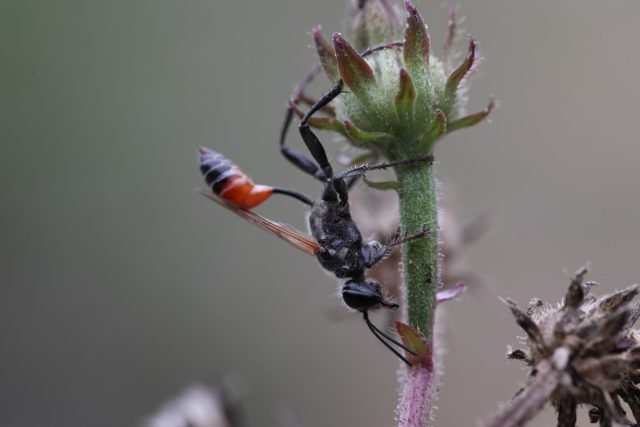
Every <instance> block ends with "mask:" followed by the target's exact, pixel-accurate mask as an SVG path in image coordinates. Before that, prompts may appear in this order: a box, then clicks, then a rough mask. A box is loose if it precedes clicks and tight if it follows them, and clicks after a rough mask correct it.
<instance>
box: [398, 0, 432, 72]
mask: <svg viewBox="0 0 640 427" xmlns="http://www.w3.org/2000/svg"><path fill="white" fill-rule="evenodd" d="M405 6H406V8H407V12H408V13H409V16H408V17H407V29H406V31H405V35H404V49H403V55H404V63H405V65H406V66H407V68H409V72H410V73H411V75H414V74H418V73H421V74H423V75H426V72H427V70H428V67H429V49H430V47H429V44H430V41H429V32H428V31H427V26H426V25H425V23H424V21H423V20H422V16H420V12H418V9H416V6H415V5H414V4H413V2H412V1H410V0H407V1H405Z"/></svg>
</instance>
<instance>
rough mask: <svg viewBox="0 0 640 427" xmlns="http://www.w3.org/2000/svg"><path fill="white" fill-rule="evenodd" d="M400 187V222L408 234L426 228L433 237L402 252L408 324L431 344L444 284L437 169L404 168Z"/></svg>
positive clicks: (420, 241) (400, 176)
mask: <svg viewBox="0 0 640 427" xmlns="http://www.w3.org/2000/svg"><path fill="white" fill-rule="evenodd" d="M396 173H397V176H398V181H399V183H400V189H399V193H400V222H401V225H402V229H403V231H404V232H406V233H415V232H416V231H418V230H420V229H421V228H422V227H423V226H424V225H426V226H428V227H429V235H428V236H427V237H425V238H423V239H419V240H414V241H411V242H409V243H407V244H405V245H403V248H402V255H403V256H402V262H403V266H404V286H405V289H406V291H407V298H406V300H405V301H404V306H405V307H406V312H407V314H408V323H409V325H410V326H412V327H413V328H415V329H417V330H419V331H420V332H422V333H423V334H424V335H425V337H426V338H427V340H428V341H431V337H432V332H433V318H434V310H435V305H436V293H437V287H438V284H439V281H440V260H439V252H438V205H437V194H436V193H437V192H436V180H435V177H434V176H433V167H432V166H427V167H425V166H424V165H418V166H404V167H399V168H397V170H396Z"/></svg>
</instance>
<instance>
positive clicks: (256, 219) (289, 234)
mask: <svg viewBox="0 0 640 427" xmlns="http://www.w3.org/2000/svg"><path fill="white" fill-rule="evenodd" d="M200 194H202V195H203V196H205V197H206V198H208V199H211V200H213V201H214V202H216V203H218V204H219V205H222V206H224V207H225V208H227V209H229V210H230V211H232V212H233V213H235V214H236V215H238V216H239V217H241V218H242V219H245V220H247V221H248V222H250V223H252V224H253V225H255V226H257V227H258V228H261V229H263V230H265V231H268V232H269V233H271V234H273V235H274V236H277V237H279V238H281V239H282V240H284V241H286V242H289V243H290V244H291V245H293V246H294V247H296V248H297V249H300V250H301V251H303V252H306V253H308V254H309V255H314V256H315V255H316V254H317V253H318V252H319V251H320V249H321V248H322V247H321V246H320V244H319V243H318V242H316V241H315V240H312V239H310V238H309V237H307V236H306V235H305V234H302V233H300V232H299V231H296V230H293V229H291V228H289V227H286V226H284V225H282V224H279V223H277V222H275V221H271V220H269V219H267V218H265V217H263V216H261V215H258V214H257V213H255V212H252V211H250V210H247V209H244V208H240V207H238V206H234V205H232V204H231V203H227V202H225V201H224V200H222V199H221V198H219V197H217V196H216V195H214V194H213V193H211V192H210V191H200Z"/></svg>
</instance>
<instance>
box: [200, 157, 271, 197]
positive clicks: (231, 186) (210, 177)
mask: <svg viewBox="0 0 640 427" xmlns="http://www.w3.org/2000/svg"><path fill="white" fill-rule="evenodd" d="M200 172H202V175H203V176H204V180H205V182H206V183H207V185H208V186H209V188H210V189H211V191H213V193H214V194H215V195H216V196H218V197H220V198H221V199H223V200H225V201H226V202H229V203H231V204H233V205H235V206H239V207H241V208H245V209H252V208H254V207H256V206H258V205H259V204H261V203H262V202H264V201H265V200H267V199H268V198H269V197H270V196H271V195H272V194H273V188H271V187H269V186H266V185H256V184H254V183H253V181H251V178H249V177H248V176H247V175H246V174H245V173H244V172H242V170H241V169H240V168H239V167H238V166H236V164H235V163H233V162H232V161H231V160H229V159H227V158H226V157H225V156H223V155H222V154H220V153H218V152H215V151H213V150H209V149H208V148H205V147H200Z"/></svg>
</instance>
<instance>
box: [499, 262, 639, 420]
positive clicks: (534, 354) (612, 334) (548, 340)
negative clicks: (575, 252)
mask: <svg viewBox="0 0 640 427" xmlns="http://www.w3.org/2000/svg"><path fill="white" fill-rule="evenodd" d="M586 273H587V269H586V268H581V269H580V270H578V271H577V272H576V273H575V275H574V276H573V278H572V280H571V283H570V285H569V288H568V290H567V293H566V295H565V296H564V299H563V301H562V302H561V303H560V304H557V305H556V306H553V307H552V306H550V305H545V304H541V303H540V301H539V300H535V302H533V303H532V304H530V305H529V309H528V310H527V311H526V313H525V312H524V311H522V310H520V309H519V308H518V307H517V306H516V305H515V303H513V302H512V301H507V304H508V305H509V308H510V309H511V311H512V313H513V314H514V316H515V317H516V321H517V323H518V325H520V327H521V328H522V329H523V330H524V331H525V332H526V334H527V337H526V340H525V344H526V346H527V350H512V351H509V353H508V357H509V358H510V359H518V360H523V361H524V362H525V363H526V364H527V365H528V366H530V367H531V372H530V374H529V380H528V383H527V385H526V386H525V387H524V388H523V389H522V390H521V391H520V392H519V393H518V396H517V397H516V398H514V401H513V402H516V400H517V404H518V405H519V406H520V407H527V408H528V407H531V408H534V406H535V407H537V408H538V409H539V408H540V404H541V403H542V404H543V403H544V402H545V401H548V402H550V403H551V404H552V405H553V406H554V407H555V408H556V410H557V412H558V425H562V426H574V425H575V420H576V407H577V405H580V404H587V405H591V406H592V407H593V408H595V409H594V410H593V409H592V410H591V411H590V412H589V416H590V418H591V419H592V420H596V421H594V422H599V423H600V424H601V425H610V424H611V422H612V421H615V422H619V423H622V424H626V425H632V424H633V423H631V422H629V421H628V420H627V419H626V418H625V412H624V411H623V410H622V406H621V402H620V399H622V401H624V402H626V403H627V405H629V408H630V409H631V412H632V416H633V418H634V419H635V422H636V423H638V422H640V388H638V387H637V384H638V383H639V382H640V370H639V368H640V346H639V344H638V340H637V337H638V334H637V333H636V332H635V331H633V330H632V329H631V327H632V326H633V324H634V323H635V321H636V320H637V318H638V313H639V312H640V310H639V306H638V304H633V303H632V301H633V299H634V298H635V297H636V296H637V295H638V292H639V291H640V286H638V285H633V286H629V287H627V288H625V289H623V290H621V291H618V292H614V293H612V294H609V295H605V296H603V297H599V298H596V297H593V296H590V295H589V291H590V289H591V287H592V286H593V285H594V283H593V282H587V283H584V282H583V279H584V276H585V274H586ZM541 372H544V373H545V375H547V378H546V384H547V386H548V384H550V382H549V381H551V383H552V384H554V386H553V387H547V389H546V392H545V393H546V394H545V393H543V394H544V396H543V395H541V390H542V384H541V382H540V381H539V377H540V373H541ZM541 396H542V397H541ZM534 401H535V405H534ZM514 404H515V403H514ZM523 405H524V406H523ZM508 406H509V405H508ZM507 409H509V408H507ZM507 409H505V410H503V411H501V413H500V414H498V416H496V418H495V419H494V422H493V423H489V425H490V426H493V425H498V424H496V422H497V421H495V420H497V419H500V423H501V424H500V425H521V424H522V423H524V422H525V421H528V418H527V419H524V418H523V419H516V418H517V416H518V415H517V414H520V416H523V415H522V414H524V412H523V411H513V412H512V414H511V415H510V416H508V417H507V416H505V414H506V413H507V412H508V411H507ZM536 411H537V409H536V410H535V411H533V410H532V411H531V412H530V413H528V415H527V416H528V417H531V416H532V415H533V414H534V413H535V412H536ZM500 416H502V418H500ZM505 420H507V422H505Z"/></svg>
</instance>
